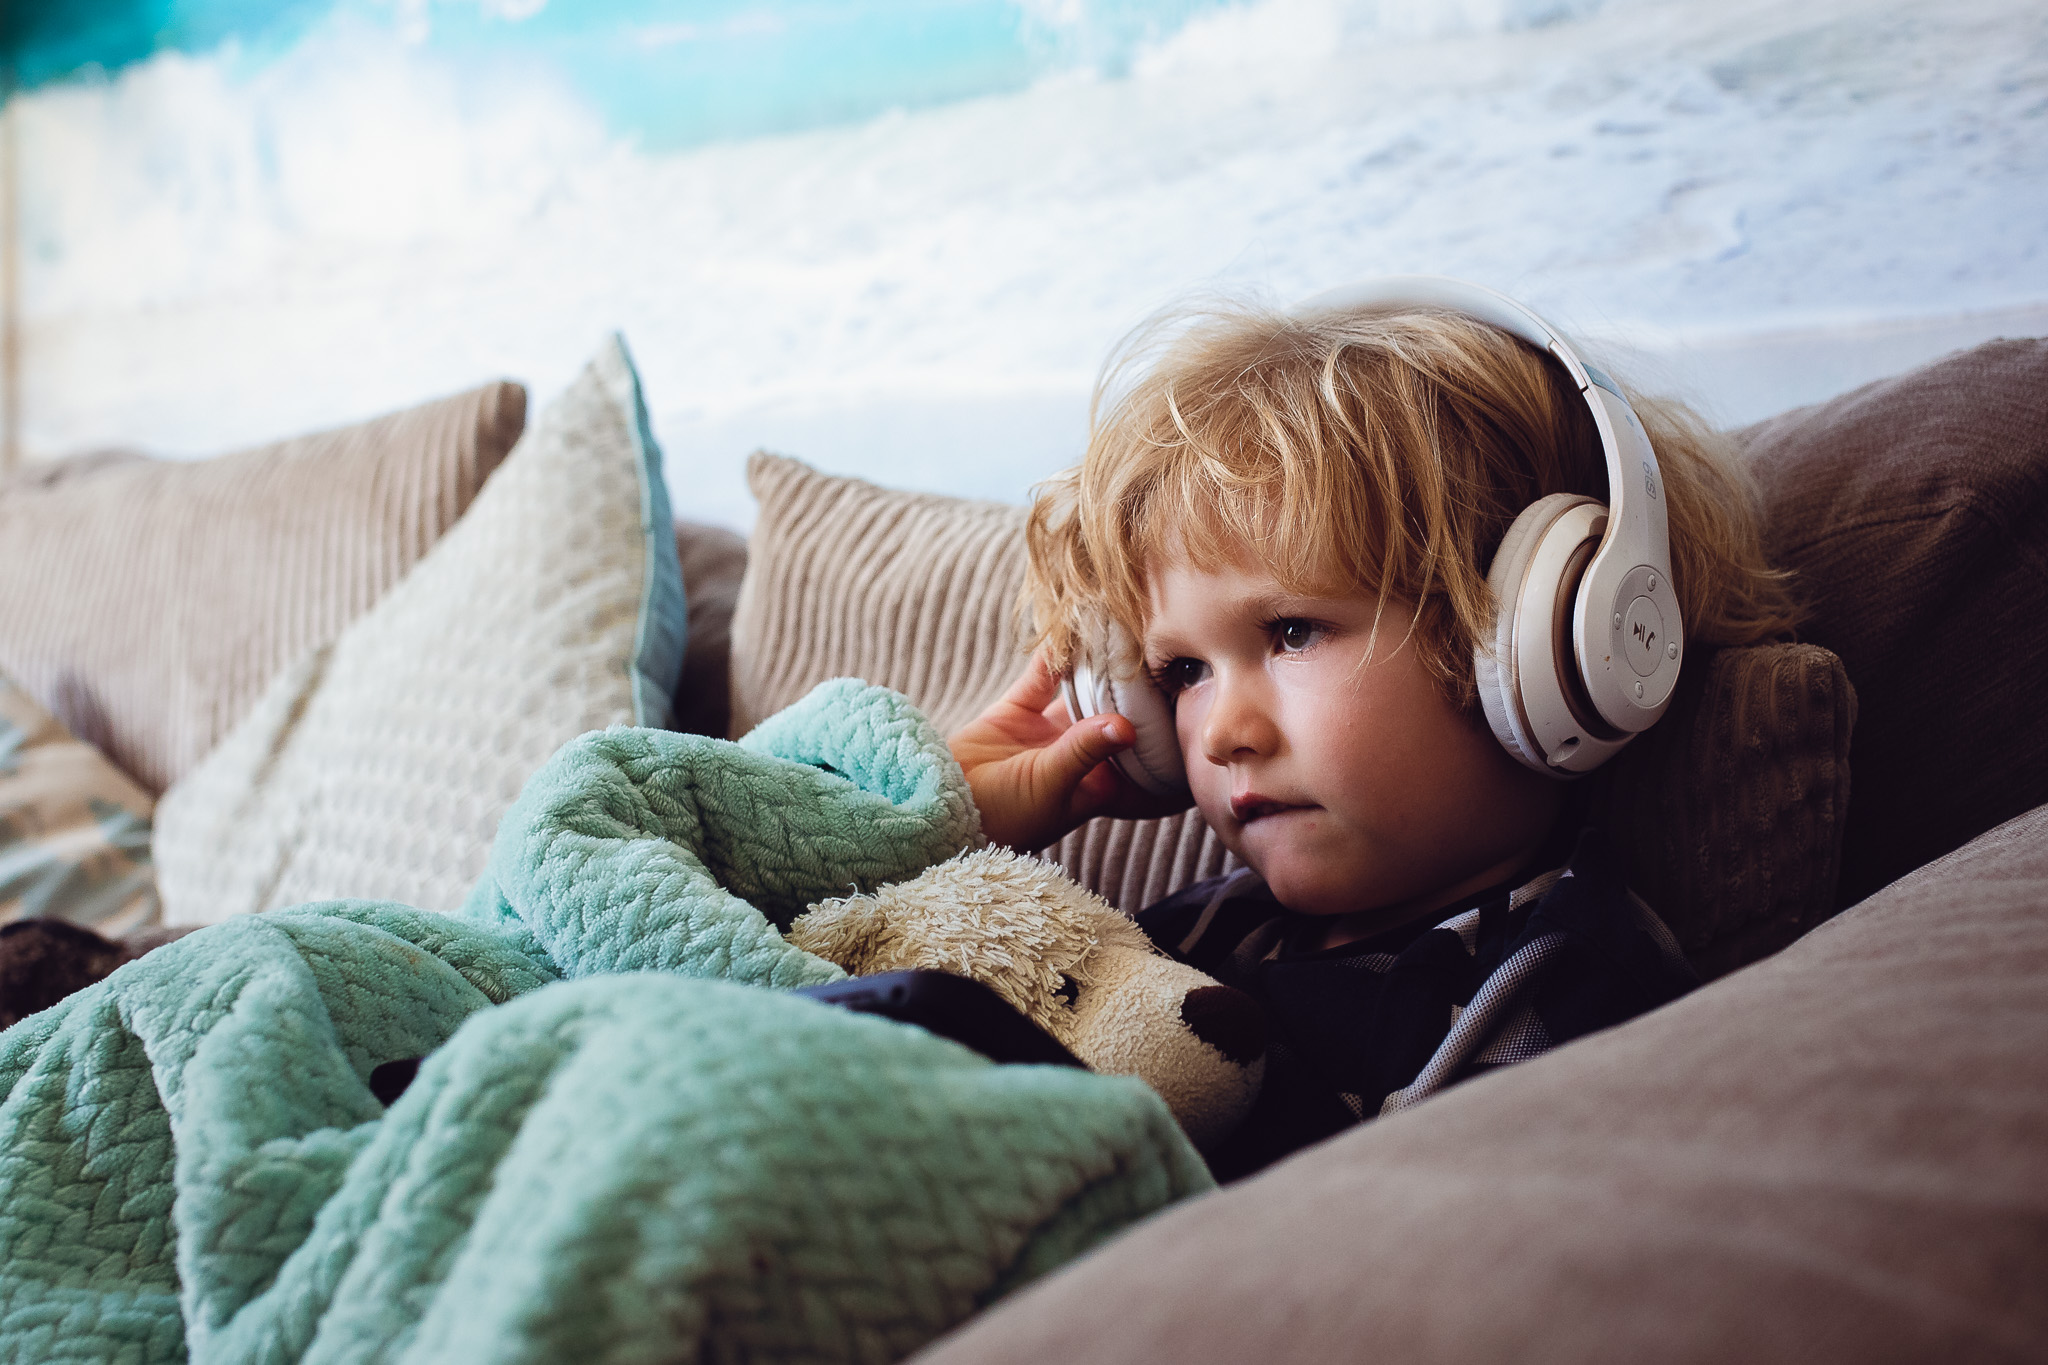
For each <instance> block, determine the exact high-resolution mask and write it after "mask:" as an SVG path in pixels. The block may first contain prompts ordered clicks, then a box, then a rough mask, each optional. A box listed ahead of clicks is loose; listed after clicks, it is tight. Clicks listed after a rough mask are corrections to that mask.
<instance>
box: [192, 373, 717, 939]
mask: <svg viewBox="0 0 2048 1365" xmlns="http://www.w3.org/2000/svg"><path fill="white" fill-rule="evenodd" d="M684 610H685V608H684V599H683V584H682V574H681V572H680V570H679V569H678V568H677V564H676V542H675V528H674V523H673V520H672V518H671V516H670V513H669V504H668V493H667V490H666V489H665V487H664V486H663V484H662V478H661V453H660V451H659V450H658V449H656V447H655V445H654V441H653V438H652V436H651V435H650V434H649V432H648V429H647V415H646V409H645V407H644V405H643V404H642V402H641V398H640V384H639V379H638V377H637V376H636V375H635V374H634V372H633V367H632V362H631V361H630V360H629V359H628V358H627V356H626V352H625V348H624V345H623V343H621V342H619V341H617V340H616V339H615V340H614V341H612V342H611V343H610V344H608V345H607V346H606V347H605V348H604V349H603V350H602V351H601V352H599V354H598V356H597V358H596V359H595V360H593V361H592V362H591V364H590V366H589V368H587V369H586V370H585V371H584V372H583V374H582V375H581V376H580V377H579V378H578V379H577V380H576V381H575V382H574V383H572V384H571V385H570V386H569V388H568V389H567V390H566V391H565V392H564V393H563V394H562V395H561V396H560V397H559V398H557V399H555V401H554V402H552V403H550V404H549V405H548V406H547V408H546V409H544V410H543V411H542V412H541V414H540V416H539V418H538V419H537V420H536V421H535V422H534V424H533V426H532V428H531V429H529V430H528V431H527V433H526V435H525V436H524V437H522V438H521V439H520V442H519V444H518V446H517V447H515V448H514V449H513V451H512V453H511V454H510V455H508V456H507V457H506V459H505V462H504V464H503V466H502V467H500V468H499V470H498V472H497V473H496V474H495V475H494V476H493V477H492V479H491V481H490V482H489V483H488V484H486V485H485V486H484V490H483V491H482V492H481V493H480V494H478V495H477V498H476V501H475V503H474V504H473V505H472V506H471V507H470V509H469V513H468V514H467V515H466V516H464V517H463V518H462V520H461V521H460V522H458V523H456V525H455V527H454V528H453V529H452V530H450V531H449V533H448V534H447V535H446V536H443V537H442V538H441V541H440V543H439V544H437V545H435V546H434V548H433V549H432V550H431V551H430V552H429V553H428V554H427V556H426V557H425V558H424V559H422V560H421V561H420V563H419V565H418V566H417V567H416V568H414V570H413V571H412V573H411V574H409V575H407V576H406V578H405V581H404V582H402V583H400V584H399V585H398V586H397V587H395V588H393V589H392V590H391V591H390V592H389V593H387V594H385V596H384V598H383V600H382V601H380V602H378V603H377V605H376V606H375V607H373V608H371V609H370V611H369V612H367V613H366V614H365V615H363V616H362V617H361V618H359V619H358V620H357V621H355V622H354V623H353V624H352V625H350V626H349V627H348V628H347V629H346V630H344V631H343V632H342V633H341V635H340V637H339V638H337V639H336V640H335V641H334V643H333V644H331V645H327V646H324V647H322V648H320V649H317V650H315V651H314V652H313V653H311V654H309V655H307V656H305V657H303V658H301V659H300V660H299V661H298V662H297V663H295V664H293V665H291V666H290V667H289V668H287V669H286V671H285V672H284V673H282V674H280V675H279V677H278V679H277V681H276V682H275V683H273V684H272V685H271V687H270V689H269V690H268V691H267V692H265V693H264V695H263V697H262V698H261V699H260V700H259V701H258V703H257V705H256V707H255V709H254V710H252V711H251V712H250V713H249V715H248V716H247V717H246V718H245V719H244V720H243V721H242V723H241V724H240V725H238V726H236V728H235V729H234V731H233V732H232V733H230V734H229V735H228V737H227V738H226V739H225V740H223V741H222V742H221V745H220V747H219V748H217V749H216V750H214V752H213V753H212V754H210V755H208V756H207V758H206V759H205V761H204V762H202V763H200V764H199V766H198V767H196V768H194V769H193V770H192V771H191V772H190V773H187V774H186V775H185V776H184V777H183V778H181V779H179V781H178V782H177V783H176V784H174V785H173V786H172V787H171V788H170V790H169V791H167V792H165V793H164V796H163V799H162V800H161V801H159V802H158V803H157V822H156V860H157V879H158V886H159V888H160V889H161V891H162V894H163V899H164V915H165V919H166V920H167V921H168V922H170V923H173V924H190V923H209V922H213V921H217V920H220V919H224V918H226V917H227V916H229V915H232V914H236V913H241V912H247V911H257V910H268V909H273V908H275V907H278V906H284V905H295V904H298V903H300V902H304V901H313V900H323V899H327V898H331V897H365V898H370V899H379V900H394V901H401V902H404V903H405V904H407V905H414V906H418V907H421V908H422V909H428V910H452V909H454V908H455V907H457V906H458V905H460V904H461V902H462V898H463V896H464V895H465V894H466V893H467V892H468V891H469V889H470V886H471V884H472V883H474V882H475V880H476V878H477V877H478V875H479V874H480V873H481V872H482V871H483V865H484V860H485V858H486V856H487V855H488V854H489V852H490V847H491V841H492V839H493V838H494V837H495V835H496V834H497V828H498V821H499V819H500V817H502V816H503V815H504V813H505V811H506V810H507V809H508V808H509V807H510V806H511V804H512V802H513V800H514V799H515V798H516V797H517V796H518V795H519V791H520V788H521V787H522V786H523V785H524V783H525V781H526V779H527V777H528V775H529V774H531V773H532V772H533V771H534V770H535V769H536V768H538V767H540V765H541V764H542V763H543V762H545V761H546V760H547V758H548V757H549V756H550V755H551V754H553V753H554V751H555V750H556V749H557V748H559V747H560V746H561V745H562V744H563V743H565V742H567V741H568V740H570V739H573V738H574V737H575V736H577V735H580V734H582V733H583V732H584V731H586V730H595V729H601V728H603V727H605V726H607V725H618V724H631V725H654V726H659V725H665V724H667V723H668V719H669V714H670V710H671V706H672V698H673V693H674V688H675V684H676V678H677V675H678V674H679V672H680V671H681V667H682V658H683V647H684V635H685V625H684Z"/></svg>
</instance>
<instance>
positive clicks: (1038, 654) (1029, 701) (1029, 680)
mask: <svg viewBox="0 0 2048 1365" xmlns="http://www.w3.org/2000/svg"><path fill="white" fill-rule="evenodd" d="M1059 691H1060V680H1059V677H1058V676H1057V675H1056V674H1055V673H1054V672H1053V671H1052V670H1051V669H1050V668H1048V667H1047V666H1046V663H1045V651H1043V650H1038V649H1034V650H1032V651H1031V662H1030V663H1028V664H1026V665H1025V666H1024V672H1023V675H1022V676H1020V677H1019V678H1018V679H1017V681H1015V682H1013V683H1011V684H1010V690H1009V691H1007V692H1005V693H1003V703H1004V704H1005V705H1007V706H1021V707H1023V708H1024V709H1025V710H1026V711H1043V710H1045V708H1046V707H1048V706H1050V705H1052V699H1053V698H1054V697H1056V696H1058V695H1059Z"/></svg>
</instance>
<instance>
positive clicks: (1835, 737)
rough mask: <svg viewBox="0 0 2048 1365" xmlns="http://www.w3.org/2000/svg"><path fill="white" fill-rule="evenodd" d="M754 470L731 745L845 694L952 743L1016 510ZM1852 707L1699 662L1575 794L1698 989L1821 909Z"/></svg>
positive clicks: (1058, 852) (1826, 665)
mask: <svg viewBox="0 0 2048 1365" xmlns="http://www.w3.org/2000/svg"><path fill="white" fill-rule="evenodd" d="M747 470H748V477H749V479H750V480H751V482H752V484H753V487H754V493H755V496H756V497H757V498H759V499H760V504H761V512H760V520H759V522H758V525H757V528H756V530H755V533H754V538H753V543H752V546H751V555H750V558H749V560H748V563H747V571H746V579H745V582H744V585H743V586H742V589H741V592H740V601H739V606H738V609H737V614H736V615H735V617H734V620H733V653H732V694H731V695H732V710H733V730H734V732H735V733H738V732H742V731H744V730H746V729H747V728H750V727H751V726H752V725H753V724H754V723H755V722H756V721H758V720H759V719H761V718H762V717H763V716H766V715H768V714H770V713H772V712H774V711H776V710H779V709H780V708H782V707H784V706H787V705H788V704H790V703H791V702H793V701H795V700H796V699H797V698H799V697H801V696H802V695H803V694H804V693H805V692H807V691H809V690H810V689H811V688H812V687H814V686H816V685H817V684H818V683H820V682H822V681H824V680H825V679H826V678H830V677H836V676H839V675H841V674H852V675H854V676H857V677H861V678H865V679H867V680H868V681H870V682H879V683H883V684H885V685H887V686H890V687H894V688H896V689H898V690H899V691H901V692H903V693H905V694H906V695H907V696H909V697H910V698H911V700H913V701H915V702H917V703H918V704H919V705H920V706H922V707H924V708H925V709H926V711H927V712H928V713H929V714H930V715H931V716H932V717H933V719H934V720H935V721H937V723H938V724H939V726H940V727H941V729H943V730H946V731H949V732H950V731H951V730H952V729H954V728H956V727H958V726H959V725H961V724H963V723H965V722H966V721H967V720H969V719H971V718H972V717H973V716H974V715H975V714H976V713H978V712H979V711H980V710H981V709H982V708H983V707H985V706H987V705H988V704H989V703H990V702H991V701H993V700H995V698H996V697H998V696H1000V695H1001V694H1002V692H1003V689H1004V688H1005V687H1007V686H1008V685H1009V683H1010V682H1011V681H1012V680H1013V679H1014V678H1015V677H1016V675H1017V673H1018V671H1019V670H1020V669H1021V668H1022V666H1023V653H1022V650H1021V648H1020V645H1019V638H1020V636H1019V629H1018V627H1019V624H1020V621H1019V616H1018V610H1017V601H1018V591H1019V589H1020V588H1021V586H1022V584H1023V577H1024V545H1023V518H1024V513H1023V511H1022V509H1019V508H1015V507H1007V506H1002V505H999V504H995V503H972V502H963V501H960V500H958V499H953V498H944V497H939V496H936V495H933V494H927V493H898V492H892V491H890V490H887V489H882V488H877V487H875V486H874V485H872V484H867V483H863V482H861V481H859V480H857V479H846V478H838V477H834V476H832V475H827V474H820V473H818V472H817V471H815V470H813V469H810V468H808V467H807V466H805V465H803V464H800V463H798V462H797V461H795V460H789V459H784V458H781V457H779V456H771V455H756V456H755V457H754V458H753V460H752V461H751V462H750V463H749V465H748V467H747ZM1854 706H1855V700H1854V694H1853V693H1852V692H1851V690H1850V688H1849V685H1848V683H1847V681H1846V679H1845V678H1844V677H1843V675H1842V668H1841V664H1840V663H1839V661H1837V660H1836V659H1835V658H1834V656H1833V655H1831V654H1829V653H1828V652H1827V651H1826V650H1823V649H1818V648H1814V647H1812V646H1792V645H1779V646H1768V647H1761V648H1756V649H1747V650H1729V651H1724V652H1722V653H1721V654H1720V655H1718V656H1716V657H1714V658H1713V659H1711V660H1710V661H1709V660H1704V659H1703V660H1700V661H1698V662H1696V664H1695V665H1694V666H1693V667H1692V668H1691V669H1690V670H1689V671H1688V672H1687V674H1686V678H1685V681H1684V682H1683V683H1682V684H1681V694H1680V697H1679V700H1678V702H1677V703H1676V705H1675V709H1674V711H1673V713H1672V715H1671V716H1670V717H1669V718H1668V719H1667V720H1666V721H1665V722H1664V723H1663V724H1662V725H1660V726H1658V727H1657V728H1656V729H1655V730H1653V731H1651V732H1650V735H1649V736H1647V737H1646V738H1645V740H1644V741H1642V742H1641V743H1639V744H1638V745H1636V746H1634V747H1632V748H1631V749H1630V750H1629V751H1628V752H1627V753H1626V754H1624V755H1623V757H1622V758H1621V759H1619V760H1617V761H1616V763H1615V764H1614V765H1612V770H1611V771H1610V772H1609V773H1608V774H1606V775H1604V776H1603V778H1602V779H1601V780H1600V782H1599V784H1598V785H1597V786H1595V787H1593V788H1592V789H1591V790H1590V791H1589V792H1588V797H1589V798H1590V800H1591V802H1592V805H1593V813H1594V814H1595V815H1597V816H1599V817H1600V818H1601V819H1603V821H1604V822H1605V823H1606V825H1607V827H1608V828H1609V829H1610V830H1611V831H1612V832H1613V833H1614V835H1615V837H1616V839H1617V841H1618V842H1619V843H1620V844H1621V845H1622V847H1624V848H1625V849H1627V850H1628V856H1629V858H1630V863H1631V872H1632V876H1631V881H1632V883H1633V884H1634V885H1635V887H1636V889H1637V890H1638V892H1640V893H1641V894H1642V895H1643V896H1644V897H1645V898H1646V899H1648V900H1649V902H1650V904H1651V905H1653V906H1655V907H1656V908H1657V909H1658V911H1659V912H1660V913H1661V914H1662V915H1663V916H1664V917H1665V919H1666V921H1667V922H1668V923H1669V924H1670V925H1671V927H1672V929H1673V931H1674V932H1675V933H1677V934H1678V936H1679V939H1680V942H1681V943H1682V944H1683V945H1684V946H1685V948H1686V950H1687V952H1688V954H1689V955H1690V956H1692V958H1693V959H1694V962H1695V964H1696V965H1698V966H1699V967H1700V968H1701V970H1702V971H1703V972H1705V973H1706V974H1708V975H1714V974H1718V973H1719V972H1723V971H1726V970H1729V969H1730V968H1732V967H1735V966H1739V965H1741V964H1742V963H1745V962H1748V961H1750V960H1752V959H1754V958H1755V957H1758V956H1761V955H1762V954H1763V953H1766V952H1770V951H1772V950H1774V949H1776V948H1779V947H1782V946H1783V945H1784V944H1786V943H1788V942H1790V941H1791V940H1792V939H1793V938H1795V937H1797V936H1798V934H1799V933H1800V932H1802V931H1803V930H1804V929H1805V928H1807V927H1808V926H1810V925H1811V924H1813V923H1815V922H1817V921H1818V920H1819V919H1820V918H1821V917H1822V916H1823V915H1825V913H1826V912H1827V911H1828V909H1829V908H1830V906H1831V905H1832V897H1833V894H1834V887H1835V880H1836V871H1837V858H1838V853H1839V848H1840V820H1841V814H1842V808H1843V804H1844V802H1845V801H1846V799H1847V788H1848V766H1847V748H1848V743H1849V730H1850V724H1851V721H1852V719H1853V716H1854ZM1049 853H1050V854H1051V856H1053V857H1054V858H1056V859H1057V860H1058V861H1059V862H1060V863H1061V864H1062V865H1063V866H1065V867H1066V869H1067V870H1068V872H1069V873H1070V874H1071V875H1072V876H1073V877H1074V878H1075V880H1077V881H1079V882H1081V883H1083V884H1084V885H1086V886H1088V887H1089V888H1091V889H1092V890H1094V891H1096V892H1097V893H1098V894H1100V895H1101V896H1103V897H1104V898H1105V899H1106V900H1108V901H1109V902H1110V903H1111V904H1113V905H1116V906H1119V907H1121V908H1122V909H1124V910H1127V911H1136V910H1139V909H1142V908H1143V907H1144V906H1146V905H1149V904H1151V903H1152V902H1153V901H1156V900H1158V899H1160V898H1161V897H1163V896H1166V895H1168V894H1170V893H1171V892H1173V891H1176V890H1178V889H1180V888H1181V887H1183V886H1186V885H1188V884H1189V883H1190V882H1193V881H1197V880H1199V879H1201V878H1203V877H1209V876H1214V875H1215V874H1216V873H1218V872H1221V871H1225V870H1227V869H1229V868H1231V867H1234V866H1236V862H1235V860H1234V859H1232V858H1231V857H1230V856H1229V855H1228V854H1227V852H1226V851H1225V849H1224V848H1223V845H1222V843H1221V842H1220V841H1219V840H1218V839H1217V838H1216V836H1215V835H1214V834H1213V833H1212V832H1211V831H1210V830H1209V828H1208V826H1207V825H1205V824H1204V823H1203V822H1202V819H1201V817H1200V816H1199V815H1198V814H1196V813H1195V812H1193V811H1189V812H1186V813H1185V814H1182V815H1177V816H1173V817H1170V818H1168V819H1165V820H1145V821H1129V820H1119V821H1111V820H1097V821H1094V822H1092V823H1090V824H1088V825H1086V826H1084V827H1083V828H1081V829H1080V830H1077V831H1076V832H1075V833H1073V834H1071V835H1069V836H1068V837H1067V838H1066V839H1064V840H1062V841H1061V842H1060V843H1059V844H1058V845H1057V846H1055V848H1053V849H1052V850H1049Z"/></svg>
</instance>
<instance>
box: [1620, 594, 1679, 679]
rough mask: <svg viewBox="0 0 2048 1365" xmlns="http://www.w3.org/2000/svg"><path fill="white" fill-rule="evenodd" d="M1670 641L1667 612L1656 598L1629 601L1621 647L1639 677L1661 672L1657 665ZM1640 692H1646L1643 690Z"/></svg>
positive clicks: (1660, 661)
mask: <svg viewBox="0 0 2048 1365" xmlns="http://www.w3.org/2000/svg"><path fill="white" fill-rule="evenodd" d="M1668 644H1669V641H1668V639H1667V638H1666V636H1665V631H1664V613H1663V611H1662V610H1660V609H1659V608H1658V606H1657V603H1656V602H1655V600H1653V599H1652V598H1649V597H1638V598H1637V599H1636V600H1635V601H1633V602H1631V603H1629V604H1628V613H1627V619H1626V621H1624V622H1623V629H1622V632H1621V647H1622V650H1623V652H1624V653H1625V654H1626V655H1627V656H1628V666H1629V668H1630V669H1631V670H1633V671H1634V673H1635V675H1636V676H1637V677H1638V678H1647V677H1649V676H1650V675H1651V674H1653V673H1655V672H1656V671H1657V666H1658V665H1659V664H1660V663H1662V662H1663V660H1662V659H1660V658H1659V657H1658V656H1659V655H1661V654H1663V653H1664V650H1665V648H1666V646H1667V645H1668ZM1637 695H1638V696H1640V695H1642V694H1641V693H1640V692H1639V693H1637Z"/></svg>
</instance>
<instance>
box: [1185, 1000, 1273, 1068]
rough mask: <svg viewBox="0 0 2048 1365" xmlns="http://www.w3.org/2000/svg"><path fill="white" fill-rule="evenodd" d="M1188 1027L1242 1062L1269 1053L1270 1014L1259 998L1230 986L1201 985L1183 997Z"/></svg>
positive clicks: (1244, 1064)
mask: <svg viewBox="0 0 2048 1365" xmlns="http://www.w3.org/2000/svg"><path fill="white" fill-rule="evenodd" d="M1180 1018H1181V1022H1182V1023H1184V1024H1186V1025H1187V1026H1188V1031H1189V1032H1191V1033H1193V1034H1194V1035H1195V1036H1196V1037H1197V1038H1200V1039H1201V1040H1202V1041H1203V1042H1205V1043H1207V1044H1208V1045H1209V1046H1210V1047H1213V1048H1215V1049H1216V1050H1217V1051H1218V1052H1220V1053H1222V1054H1223V1055H1224V1057H1226V1058H1227V1059H1229V1060H1230V1061H1233V1062H1235V1063H1237V1064H1238V1065H1239V1066H1250V1065H1251V1064H1252V1063H1253V1062H1256V1061H1257V1060H1258V1059H1259V1058H1261V1057H1263V1056H1265V1055H1266V1016H1265V1015H1264V1014H1263V1013H1262V1012H1261V1011H1260V1009H1259V1002H1258V1001H1256V1000H1254V999H1252V998H1251V997H1250V996H1249V995H1246V994H1245V993H1244V992H1243V991H1239V990H1232V989H1231V988H1230V987H1228V986H1197V987H1195V989H1193V990H1191V991H1189V992H1188V993H1187V994H1186V995H1185V996H1183V997H1182V998H1181V1002H1180Z"/></svg>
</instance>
